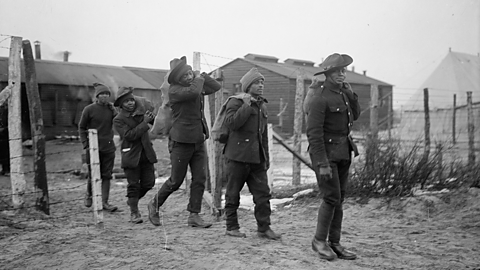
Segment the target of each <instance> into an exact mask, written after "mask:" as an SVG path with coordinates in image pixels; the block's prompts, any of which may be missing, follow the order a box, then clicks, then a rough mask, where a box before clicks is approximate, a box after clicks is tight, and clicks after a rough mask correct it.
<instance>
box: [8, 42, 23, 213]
mask: <svg viewBox="0 0 480 270" xmlns="http://www.w3.org/2000/svg"><path fill="white" fill-rule="evenodd" d="M21 50H22V38H21V37H12V41H11V44H10V56H9V58H8V85H10V86H11V96H10V98H9V100H8V138H9V144H10V146H9V147H10V157H11V158H10V181H11V182H12V204H13V207H15V208H20V207H23V206H24V204H25V201H24V194H25V189H26V181H25V172H24V168H23V163H24V157H23V148H22V120H21V119H22V108H21V103H22V102H21V101H22V96H21V86H22V80H21V67H20V52H21Z"/></svg>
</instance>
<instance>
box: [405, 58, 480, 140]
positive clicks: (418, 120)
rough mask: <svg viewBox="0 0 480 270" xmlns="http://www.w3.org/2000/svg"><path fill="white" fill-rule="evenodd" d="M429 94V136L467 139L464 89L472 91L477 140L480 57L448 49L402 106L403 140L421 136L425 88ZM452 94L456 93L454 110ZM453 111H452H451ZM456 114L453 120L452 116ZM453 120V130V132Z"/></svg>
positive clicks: (479, 127)
mask: <svg viewBox="0 0 480 270" xmlns="http://www.w3.org/2000/svg"><path fill="white" fill-rule="evenodd" d="M425 88H427V89H428V93H429V102H428V104H429V114H430V135H431V137H432V139H433V140H439V141H453V140H452V139H453V135H455V139H456V141H458V142H460V141H464V142H465V141H466V140H467V92H472V102H473V108H474V110H473V111H474V113H473V116H474V119H475V140H476V141H478V140H480V57H479V56H478V55H471V54H466V53H459V52H452V51H449V52H448V54H447V55H446V56H445V58H444V59H443V60H442V61H441V62H440V64H439V65H438V66H437V68H436V69H435V70H434V71H433V72H432V74H431V75H430V76H429V77H428V78H427V79H426V80H425V81H424V83H423V84H422V85H421V87H420V88H419V89H418V90H417V92H416V93H415V94H414V95H413V96H412V98H410V100H409V102H408V103H407V104H406V105H405V106H404V110H403V112H402V119H401V123H400V126H399V131H400V135H401V137H402V139H417V138H421V137H422V136H424V130H425V112H424V89H425ZM454 94H455V95H456V102H455V110H454ZM454 111H455V113H454ZM454 115H455V121H454V119H453V116H454ZM454 123H455V132H453V128H454Z"/></svg>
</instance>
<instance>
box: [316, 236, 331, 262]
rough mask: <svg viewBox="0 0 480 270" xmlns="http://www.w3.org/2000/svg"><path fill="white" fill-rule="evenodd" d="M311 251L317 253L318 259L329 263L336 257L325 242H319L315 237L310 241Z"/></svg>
mask: <svg viewBox="0 0 480 270" xmlns="http://www.w3.org/2000/svg"><path fill="white" fill-rule="evenodd" d="M312 249H313V250H314V251H315V252H317V253H318V255H319V256H320V258H322V259H324V260H327V261H331V260H333V259H335V257H336V255H335V253H334V252H333V250H332V249H331V248H330V246H329V245H328V244H327V242H326V241H321V240H318V239H316V238H315V237H314V238H313V240H312Z"/></svg>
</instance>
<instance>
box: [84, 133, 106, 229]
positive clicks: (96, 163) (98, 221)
mask: <svg viewBox="0 0 480 270" xmlns="http://www.w3.org/2000/svg"><path fill="white" fill-rule="evenodd" d="M88 143H89V146H90V169H91V175H90V179H91V181H92V199H93V219H94V222H95V226H96V227H97V228H99V229H103V228H104V224H103V211H102V210H103V205H102V179H101V177H100V158H99V151H98V133H97V130H96V129H89V130H88Z"/></svg>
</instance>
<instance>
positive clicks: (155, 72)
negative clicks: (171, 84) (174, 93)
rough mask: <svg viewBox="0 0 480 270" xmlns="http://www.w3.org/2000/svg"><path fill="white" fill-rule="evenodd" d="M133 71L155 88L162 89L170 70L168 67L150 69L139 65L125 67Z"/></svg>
mask: <svg viewBox="0 0 480 270" xmlns="http://www.w3.org/2000/svg"><path fill="white" fill-rule="evenodd" d="M124 68H126V69H128V70H130V71H131V72H133V73H135V74H136V75H137V76H139V77H141V78H142V79H144V80H145V81H147V82H148V83H150V84H151V85H153V86H155V88H157V89H160V86H162V84H163V79H164V78H165V75H166V74H167V72H168V70H166V69H148V68H139V67H124Z"/></svg>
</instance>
